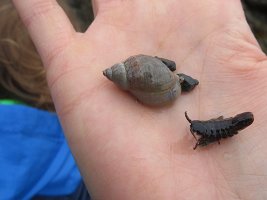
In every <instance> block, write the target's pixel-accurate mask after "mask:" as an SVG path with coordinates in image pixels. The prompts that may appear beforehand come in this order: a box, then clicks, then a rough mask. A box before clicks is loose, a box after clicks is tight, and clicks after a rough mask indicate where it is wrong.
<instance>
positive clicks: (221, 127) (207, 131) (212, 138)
mask: <svg viewBox="0 0 267 200" xmlns="http://www.w3.org/2000/svg"><path fill="white" fill-rule="evenodd" d="M185 117H186V119H187V120H188V121H189V123H190V131H191V133H192V135H193V136H194V138H195V139H196V140H197V143H196V145H195V147H194V149H196V148H197V147H198V146H206V145H208V144H210V143H213V142H218V143H219V144H220V140H221V139H222V138H227V137H232V136H233V135H236V134H238V131H240V130H242V129H244V128H246V127H248V126H249V125H251V124H252V123H253V121H254V116H253V114H252V113H251V112H244V113H241V114H238V115H236V116H234V117H230V118H226V119H223V116H220V117H218V118H216V119H210V120H207V121H200V120H191V119H190V118H189V117H188V115H187V113H186V112H185ZM194 133H196V134H197V135H199V136H200V138H198V139H197V137H196V136H195V134H194Z"/></svg>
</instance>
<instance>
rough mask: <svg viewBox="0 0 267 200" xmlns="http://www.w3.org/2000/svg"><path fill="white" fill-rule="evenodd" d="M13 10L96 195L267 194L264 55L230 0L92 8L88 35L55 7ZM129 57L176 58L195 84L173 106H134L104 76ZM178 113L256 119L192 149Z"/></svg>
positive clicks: (48, 0) (27, 5)
mask: <svg viewBox="0 0 267 200" xmlns="http://www.w3.org/2000/svg"><path fill="white" fill-rule="evenodd" d="M14 3H15V5H16V6H17V8H18V10H19V12H20V14H21V16H22V19H23V20H24V22H25V24H26V26H27V27H28V29H29V32H30V34H31V36H32V38H33V40H34V42H35V44H36V46H37V49H38V51H39V52H40V55H41V56H42V59H43V62H44V65H45V67H46V69H47V78H48V83H49V86H50V89H51V93H52V96H53V99H54V102H55V105H56V108H57V112H58V114H59V116H60V119H61V122H62V125H63V127H64V130H65V134H66V137H67V138H68V141H69V144H70V146H71V149H72V152H73V153H74V155H75V158H76V160H77V162H78V165H79V167H80V169H81V172H82V174H83V176H84V179H85V181H86V183H87V186H88V188H89V191H90V192H91V194H92V196H93V197H94V199H253V200H255V199H266V198H267V193H266V189H265V188H266V187H267V178H266V175H267V161H266V159H265V155H266V154H267V148H265V143H266V142H267V137H266V136H265V135H266V130H267V123H266V122H265V121H266V120H265V118H266V115H267V95H266V94H267V81H265V79H266V76H267V58H266V56H265V55H264V54H263V53H262V52H261V50H260V49H259V46H258V44H257V42H256V40H255V39H254V37H253V35H252V33H251V31H250V29H249V27H248V25H247V24H246V22H245V18H244V14H243V11H242V7H241V4H240V2H239V1H227V3H226V1H223V0H220V1H219V0H217V1H212V0H208V1H207V0H201V1H197V2H196V1H193V0H181V1H176V0H165V1H154V0H153V1H152V0H151V1H145V0H133V1H119V0H112V1H106V0H96V1H94V2H93V3H94V8H95V10H94V11H95V13H96V19H95V20H94V22H93V23H92V25H91V26H90V27H89V29H88V30H87V31H86V33H76V32H74V30H73V28H72V26H71V25H70V22H69V21H68V20H67V18H66V16H65V14H64V13H63V12H62V10H60V8H59V7H58V5H57V4H56V3H55V1H53V0H27V1H21V0H14ZM135 54H148V55H155V56H160V57H165V58H168V59H171V60H174V61H175V62H176V64H177V71H178V72H182V73H186V74H188V75H190V76H192V77H194V78H197V79H198V80H199V82H200V84H199V86H198V87H196V89H195V90H194V91H192V92H191V93H188V94H186V95H182V96H180V97H179V99H178V100H177V101H176V102H175V103H174V104H172V105H169V106H166V107H161V108H151V107H147V106H144V105H142V104H140V103H139V102H137V101H136V100H135V99H134V98H133V97H132V96H130V95H129V94H128V93H125V92H122V91H121V90H119V89H118V88H117V87H116V86H115V85H114V84H112V83H111V82H109V81H108V80H107V79H106V78H105V77H104V76H103V75H102V70H104V69H105V68H107V67H109V66H111V65H112V64H114V63H117V62H120V61H122V60H124V59H126V58H127V57H129V56H131V55H135ZM185 111H188V115H189V116H190V117H191V118H192V119H202V120H206V119H210V118H215V117H218V116H220V115H224V116H225V117H231V116H233V115H235V114H238V113H241V112H245V111H250V112H253V113H254V116H255V122H254V123H253V125H252V126H251V127H249V128H247V129H245V130H244V131H242V132H241V133H240V134H239V135H237V136H235V137H233V138H231V139H229V140H223V141H222V142H221V145H217V144H213V145H209V146H208V147H205V148H198V149H197V150H196V151H194V150H193V149H192V148H193V146H194V144H195V140H194V138H193V137H192V135H191V134H190V131H189V124H188V122H187V121H186V119H185V117H184V112H185Z"/></svg>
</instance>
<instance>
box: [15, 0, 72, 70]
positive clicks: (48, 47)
mask: <svg viewBox="0 0 267 200" xmlns="http://www.w3.org/2000/svg"><path fill="white" fill-rule="evenodd" d="M13 3H14V5H15V7H16V8H17V10H18V12H19V14H20V16H21V19H22V21H23V22H24V24H25V26H26V27H27V29H28V31H29V33H30V35H31V38H32V40H33V42H34V44H35V46H36V48H37V50H38V52H39V54H40V56H41V57H42V60H43V62H44V65H45V66H48V65H50V63H51V62H52V61H53V58H54V57H55V56H56V55H58V54H59V53H60V52H61V51H62V50H63V49H64V48H65V47H66V45H67V43H68V41H69V40H70V39H71V37H72V36H73V34H74V33H75V31H74V28H73V26H72V24H71V22H70V21H69V19H68V17H67V16H66V14H65V12H64V11H63V9H62V8H61V7H60V6H59V5H58V3H57V1H55V0H13Z"/></svg>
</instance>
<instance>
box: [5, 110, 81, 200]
mask: <svg viewBox="0 0 267 200" xmlns="http://www.w3.org/2000/svg"><path fill="white" fill-rule="evenodd" d="M0 135H1V136H0V173H1V174H0V199H1V200H11V199H14V200H24V199H25V200H26V199H30V198H31V197H33V196H35V195H52V196H55V195H66V194H70V193H72V192H74V191H75V189H76V188H77V186H78V185H79V184H80V182H81V176H80V173H79V171H78V169H77V167H76V164H75V161H74V159H73V157H72V155H71V152H70V150H69V147H68V145H67V143H66V140H65V138H64V135H63V133H62V129H61V126H60V123H59V121H58V118H57V115H56V114H54V113H50V112H46V111H43V110H38V109H36V108H32V107H28V106H24V105H0Z"/></svg>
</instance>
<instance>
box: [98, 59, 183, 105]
mask: <svg viewBox="0 0 267 200" xmlns="http://www.w3.org/2000/svg"><path fill="white" fill-rule="evenodd" d="M174 67H175V66H174ZM174 70H175V69H174ZM103 74H104V76H106V77H107V78H108V79H109V80H111V81H112V82H113V83H115V84H116V85H117V86H118V87H120V88H121V89H123V90H126V91H129V92H130V93H131V94H133V95H134V96H135V97H136V98H137V99H138V100H139V101H140V102H142V103H144V104H147V105H150V106H161V105H165V104H168V103H170V102H172V101H174V100H175V99H176V98H177V97H178V96H179V95H180V94H181V84H180V82H181V81H182V80H181V78H179V76H177V75H176V74H174V73H173V72H172V71H171V70H170V69H169V68H168V67H167V66H166V65H165V64H164V62H163V61H162V60H161V59H160V58H158V57H152V56H147V55H136V56H132V57H130V58H128V59H126V60H125V61H124V62H122V63H118V64H115V65H113V66H112V67H111V68H108V69H106V70H104V71H103Z"/></svg>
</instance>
